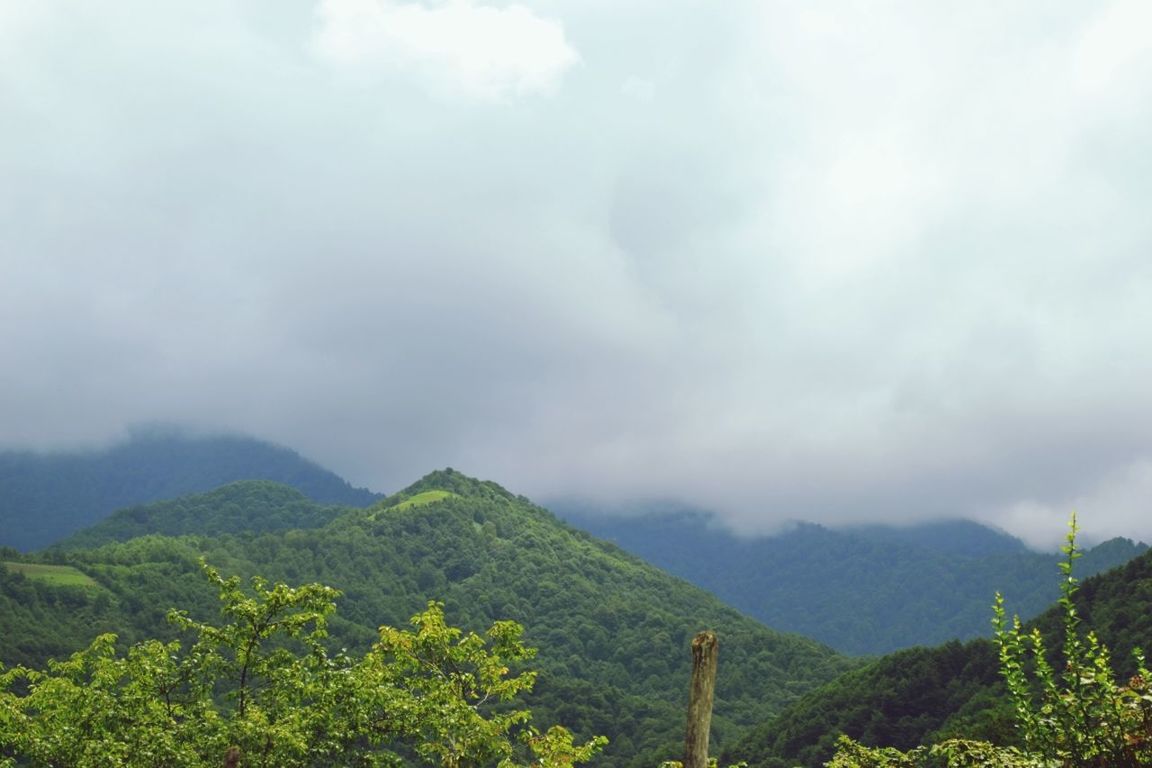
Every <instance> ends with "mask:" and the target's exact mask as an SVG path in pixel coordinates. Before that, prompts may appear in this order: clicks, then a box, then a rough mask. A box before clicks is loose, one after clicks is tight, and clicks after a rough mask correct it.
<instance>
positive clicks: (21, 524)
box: [0, 430, 379, 550]
mask: <svg viewBox="0 0 1152 768" xmlns="http://www.w3.org/2000/svg"><path fill="white" fill-rule="evenodd" d="M257 479H259V480H272V481H275V482H278V483H283V484H284V485H288V486H291V487H293V488H295V489H297V490H298V491H300V492H301V493H303V494H305V495H306V496H308V497H309V498H311V499H313V500H315V501H319V502H323V503H327V504H344V505H349V506H367V505H369V504H371V503H373V502H374V501H376V500H377V499H378V498H379V496H378V495H377V494H374V493H371V492H369V491H367V490H364V489H362V488H353V487H352V486H351V485H349V484H348V482H347V481H345V480H343V479H342V478H340V477H338V476H337V475H335V474H334V473H332V472H330V471H328V470H326V469H324V468H323V467H321V466H319V465H317V464H315V463H314V462H311V461H308V460H307V459H305V458H303V457H301V456H300V455H299V454H298V453H296V452H295V451H293V450H290V449H288V448H284V447H281V446H277V445H272V444H270V443H267V442H264V441H261V440H256V439H254V438H251V437H243V436H239V435H211V436H197V435H189V434H184V433H182V432H178V431H170V430H151V431H139V432H137V433H136V434H134V435H133V436H132V437H131V439H129V440H126V441H124V442H122V443H119V444H117V445H113V446H111V447H108V448H104V449H100V450H92V451H80V452H55V453H34V452H32V451H0V545H3V546H9V547H15V548H16V549H21V550H30V549H37V548H40V547H46V546H48V545H49V544H52V543H54V542H56V541H58V540H59V539H61V538H62V537H64V536H66V535H68V534H70V533H73V532H75V531H79V530H81V529H82V528H85V527H87V526H89V525H92V524H93V523H96V522H98V521H100V520H103V519H104V518H105V517H107V516H108V515H110V514H111V513H112V512H114V511H116V510H118V509H123V508H125V507H131V506H136V505H139V504H145V503H147V502H150V501H157V500H160V499H173V498H176V497H178V496H183V495H186V494H189V493H197V492H203V491H209V490H212V489H213V488H216V487H218V486H221V485H224V484H225V483H230V482H233V481H236V480H257Z"/></svg>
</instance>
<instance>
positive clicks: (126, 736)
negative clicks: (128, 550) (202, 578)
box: [0, 565, 604, 768]
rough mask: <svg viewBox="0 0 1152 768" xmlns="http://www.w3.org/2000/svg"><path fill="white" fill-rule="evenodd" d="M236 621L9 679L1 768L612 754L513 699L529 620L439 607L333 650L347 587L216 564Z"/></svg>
mask: <svg viewBox="0 0 1152 768" xmlns="http://www.w3.org/2000/svg"><path fill="white" fill-rule="evenodd" d="M204 572H205V574H206V576H207V577H208V578H209V579H210V580H211V581H212V583H213V584H214V585H215V586H216V588H217V590H218V592H219V597H220V601H221V612H222V615H223V618H224V621H223V622H222V623H220V624H218V625H217V624H211V623H207V622H200V621H195V620H193V619H191V618H189V617H188V616H187V615H186V614H184V613H182V612H176V611H174V612H172V614H171V615H170V618H171V620H172V621H173V622H174V623H175V624H176V625H177V626H179V627H180V628H182V629H183V630H185V631H187V632H189V633H190V634H192V635H193V636H194V638H195V639H194V641H193V642H191V644H190V645H189V646H188V647H187V648H185V647H184V645H183V644H182V643H180V642H179V641H172V642H169V643H162V642H159V641H155V640H150V641H146V642H143V643H139V644H137V645H134V646H133V647H132V648H131V649H130V650H129V651H128V653H127V654H126V655H123V656H121V655H119V654H118V653H117V651H116V638H115V636H114V635H111V634H106V635H102V636H100V637H99V638H97V639H96V640H95V641H94V642H93V643H92V644H91V645H90V646H89V647H88V648H86V649H84V650H82V651H80V652H77V653H75V654H73V655H72V656H71V657H70V658H68V659H67V660H65V661H61V662H52V663H50V664H49V665H48V667H47V669H45V670H42V671H41V670H32V669H27V668H23V667H16V668H13V669H9V670H3V669H0V766H5V768H7V767H8V766H15V765H28V766H45V767H47V766H53V767H57V766H61V767H62V766H69V767H73V768H89V767H92V768H95V766H107V765H118V766H125V767H126V768H159V767H160V766H164V767H165V768H169V767H171V768H183V767H185V766H186V767H188V768H200V767H201V766H213V767H218V766H220V765H234V766H245V767H247V766H267V767H269V768H271V767H272V766H276V767H277V768H280V767H283V768H293V767H294V766H300V767H304V766H386V765H399V764H402V763H406V762H409V761H410V760H411V759H412V758H414V757H418V758H420V759H423V760H424V761H426V762H428V763H431V764H434V765H440V766H444V767H445V768H464V767H466V766H480V765H499V766H502V768H510V767H511V766H515V765H518V764H527V763H530V764H532V765H533V766H539V768H550V767H551V766H568V765H573V764H577V763H580V762H585V761H587V760H588V759H590V758H591V757H592V756H593V755H594V754H595V753H596V752H597V751H598V750H599V749H600V748H601V747H602V746H603V744H604V739H602V738H595V739H592V740H591V741H589V742H588V743H586V744H582V745H581V744H576V743H574V741H573V738H572V735H571V734H570V733H569V732H568V731H567V730H565V729H564V728H561V727H559V726H554V727H552V728H550V729H548V730H546V731H544V732H540V731H538V730H536V729H534V728H532V727H531V726H530V724H529V720H530V713H529V712H528V711H527V710H524V709H518V708H516V707H515V706H514V704H513V701H512V700H513V699H514V698H515V697H516V696H517V695H518V694H520V693H522V692H525V691H527V690H529V689H530V688H531V686H532V684H533V682H534V679H535V676H534V673H532V672H519V673H518V674H513V673H512V671H511V668H510V665H512V664H516V663H518V662H521V661H523V660H527V659H529V658H531V657H532V655H533V651H532V649H529V648H526V647H525V646H524V645H523V643H522V642H521V640H520V635H521V628H520V626H519V625H517V624H515V623H514V622H496V623H495V624H493V625H492V626H491V628H490V629H489V630H488V631H487V632H486V633H485V634H484V635H479V634H476V633H472V632H469V633H465V632H463V631H462V630H460V629H457V628H455V627H451V626H449V625H448V624H447V623H446V622H445V619H444V611H443V606H442V605H441V604H439V603H436V602H431V603H429V604H428V607H427V609H426V610H425V611H423V612H421V613H419V614H417V615H416V616H414V617H413V619H412V625H413V629H410V630H403V629H396V628H393V627H387V626H386V627H382V628H381V629H380V636H379V640H378V642H377V643H376V644H374V645H373V646H372V648H371V649H370V650H369V651H368V652H367V653H365V654H364V655H363V656H362V657H359V658H353V657H351V656H349V655H348V654H346V653H344V652H340V653H336V654H331V653H329V651H328V650H327V647H326V643H325V640H326V639H327V620H328V617H329V616H330V615H331V614H332V613H333V611H334V609H335V602H334V601H335V599H336V597H337V596H338V593H337V592H336V590H333V589H331V588H329V587H325V586H322V585H319V584H310V585H305V586H302V587H289V586H287V585H285V584H273V585H269V584H267V583H266V582H264V581H263V580H261V579H253V580H252V585H251V586H252V590H251V594H249V593H247V592H246V591H245V590H243V589H242V588H241V586H240V580H239V579H238V578H235V577H233V578H228V579H226V578H223V577H221V576H220V574H219V573H218V572H217V571H216V570H214V569H213V568H211V567H208V566H207V565H205V566H204Z"/></svg>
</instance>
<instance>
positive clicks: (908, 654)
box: [721, 552, 1152, 768]
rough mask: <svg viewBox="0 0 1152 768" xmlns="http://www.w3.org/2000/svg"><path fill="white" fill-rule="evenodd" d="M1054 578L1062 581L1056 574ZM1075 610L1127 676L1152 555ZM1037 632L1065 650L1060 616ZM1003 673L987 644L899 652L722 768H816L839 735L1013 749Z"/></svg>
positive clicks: (899, 743) (1142, 622)
mask: <svg viewBox="0 0 1152 768" xmlns="http://www.w3.org/2000/svg"><path fill="white" fill-rule="evenodd" d="M1050 578H1051V579H1052V580H1053V581H1057V579H1058V578H1059V576H1058V573H1057V570H1056V569H1055V568H1053V570H1052V573H1051V575H1050ZM1077 610H1078V612H1079V614H1080V616H1081V618H1082V619H1083V621H1084V624H1085V626H1088V627H1091V628H1093V629H1094V630H1095V631H1096V632H1097V633H1098V635H1099V636H1100V638H1101V640H1102V641H1103V642H1104V643H1105V644H1107V645H1108V646H1109V647H1110V648H1111V649H1112V652H1113V656H1112V658H1113V663H1114V666H1115V667H1116V669H1117V671H1118V672H1119V674H1120V675H1121V676H1123V677H1126V676H1127V675H1129V674H1131V673H1132V670H1133V668H1134V667H1133V663H1132V656H1131V652H1132V649H1133V647H1137V646H1139V647H1143V648H1148V647H1152V552H1146V553H1144V554H1143V555H1141V556H1140V557H1138V558H1136V559H1135V560H1132V561H1131V562H1129V563H1128V564H1126V565H1124V566H1122V567H1120V568H1117V569H1115V570H1112V571H1109V572H1107V573H1104V574H1101V575H1099V576H1096V577H1094V578H1091V579H1087V580H1086V581H1085V582H1084V583H1083V585H1082V586H1081V588H1080V591H1079V594H1078V595H1077ZM988 616H989V617H991V610H990V609H989V611H988ZM1033 624H1034V625H1035V626H1038V627H1040V628H1041V630H1042V631H1043V632H1044V634H1045V636H1046V638H1047V645H1048V647H1050V648H1058V647H1059V645H1060V634H1061V630H1060V617H1059V611H1058V609H1057V608H1051V609H1049V610H1048V611H1045V612H1044V613H1043V614H1042V615H1041V616H1039V617H1038V618H1037V619H1036V620H1035V621H1034V622H1033ZM998 669H999V668H998V662H997V659H996V649H995V646H994V644H993V643H992V641H989V640H974V641H971V642H969V643H966V644H961V643H956V642H953V643H947V644H945V645H943V646H939V647H935V648H914V649H909V650H905V651H899V652H897V653H894V654H891V655H889V656H885V657H883V658H881V659H878V660H876V661H875V662H873V663H872V664H870V665H868V666H866V667H863V668H860V669H857V670H853V671H851V672H849V673H847V674H845V675H844V676H843V677H841V678H839V679H837V680H835V681H833V682H832V683H829V684H828V685H826V686H824V687H822V688H820V689H818V690H815V691H812V692H811V693H809V694H808V695H806V696H805V697H804V698H803V699H802V700H801V701H799V702H797V703H796V704H795V705H793V706H791V707H789V708H788V709H786V710H785V711H784V712H783V713H782V714H780V715H779V716H778V717H776V718H774V719H772V720H770V721H768V722H766V723H764V724H762V725H761V726H759V727H758V728H756V729H754V730H753V731H752V732H751V733H750V734H749V735H748V736H747V737H745V738H744V739H743V740H742V741H741V742H740V743H739V744H737V745H735V746H730V747H728V748H725V749H724V754H723V757H722V759H721V764H725V763H730V762H736V761H745V762H747V763H748V764H749V766H750V768H790V767H791V766H797V765H802V766H811V767H812V768H815V767H816V766H821V765H823V763H824V761H826V760H828V759H829V758H830V757H831V755H832V752H833V745H834V743H835V739H836V736H837V734H839V733H846V734H847V735H849V736H851V737H852V738H854V739H857V740H859V741H862V742H863V743H865V744H867V745H869V746H890V747H897V748H899V749H908V748H911V747H914V746H916V745H918V744H925V743H929V742H931V741H933V740H935V737H936V736H944V737H946V736H964V737H968V738H982V739H988V740H991V741H994V742H997V743H1000V744H1009V743H1012V740H1013V737H1014V731H1013V728H1012V712H1011V711H1009V709H1008V707H1007V695H1006V692H1005V691H1004V688H1003V685H1002V683H1001V680H1000V676H999V671H998Z"/></svg>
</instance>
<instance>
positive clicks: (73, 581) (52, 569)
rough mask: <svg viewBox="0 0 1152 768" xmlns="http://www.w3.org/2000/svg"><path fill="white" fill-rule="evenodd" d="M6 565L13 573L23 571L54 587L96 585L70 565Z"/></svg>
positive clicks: (26, 574)
mask: <svg viewBox="0 0 1152 768" xmlns="http://www.w3.org/2000/svg"><path fill="white" fill-rule="evenodd" d="M4 567H5V568H7V569H8V570H10V571H12V572H13V573H22V574H24V575H25V576H26V577H28V578H29V579H35V580H36V581H42V582H44V583H45V584H51V585H52V586H54V587H95V586H97V585H96V582H95V581H93V580H92V578H91V577H89V576H87V575H86V574H84V573H81V572H80V571H78V570H76V569H75V568H73V567H72V566H70V565H49V564H47V563H15V562H10V561H5V562H4Z"/></svg>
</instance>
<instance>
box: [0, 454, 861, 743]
mask: <svg viewBox="0 0 1152 768" xmlns="http://www.w3.org/2000/svg"><path fill="white" fill-rule="evenodd" d="M430 491H445V492H447V493H446V494H444V495H442V496H439V500H437V501H434V502H431V503H422V504H409V503H406V502H408V501H409V500H412V499H414V498H416V497H419V496H421V495H423V494H427V493H428V492H430ZM282 496H284V493H283V490H282V489H277V488H276V487H275V486H271V485H269V484H265V483H236V484H232V485H229V486H227V487H226V488H223V489H220V490H218V491H216V492H214V493H213V494H206V495H202V496H200V497H198V498H192V499H184V500H180V501H176V502H171V503H164V504H159V505H155V506H153V507H151V508H149V509H148V510H145V511H143V512H139V511H138V513H129V514H126V515H125V517H126V518H133V517H136V516H139V517H142V518H144V519H146V520H150V519H153V517H154V518H155V519H156V520H157V521H161V522H162V524H163V525H170V524H173V521H175V520H180V519H183V520H184V521H185V523H184V525H185V526H186V530H195V529H196V526H197V525H198V523H197V520H199V519H200V518H201V517H202V516H205V515H207V516H208V518H207V519H210V520H212V521H214V522H212V525H213V526H214V527H216V528H218V529H220V530H221V531H222V532H221V533H218V534H215V535H211V536H205V535H196V534H186V535H175V536H163V535H158V534H147V535H142V536H137V537H135V538H131V539H129V540H126V541H116V540H115V539H116V538H117V536H118V535H119V534H117V533H116V532H117V531H118V530H122V529H121V528H120V526H121V524H127V522H129V521H126V520H124V519H117V517H113V518H112V519H110V520H109V521H108V523H107V526H108V527H103V528H101V529H99V531H97V530H94V531H93V532H92V538H91V539H90V541H89V543H90V544H92V545H93V546H91V547H84V548H79V547H77V548H64V547H61V548H56V549H52V550H50V551H48V552H46V553H43V554H42V557H43V558H45V559H48V560H51V561H53V562H57V563H60V564H66V565H71V566H73V567H76V568H78V569H79V570H80V571H82V572H83V573H84V574H87V575H89V576H90V577H91V578H92V579H94V580H95V582H96V583H97V587H96V588H90V589H84V588H69V587H58V586H51V585H49V584H46V583H43V582H39V581H37V580H35V579H31V578H28V577H26V576H23V575H21V574H18V573H15V572H13V571H12V570H11V569H3V570H0V602H2V603H3V604H2V605H0V660H3V661H4V662H5V663H14V662H21V663H29V664H40V663H42V662H43V660H44V659H45V657H46V656H49V655H52V656H57V657H60V656H62V655H65V654H67V653H69V652H72V651H75V650H77V649H79V648H81V647H83V646H84V645H86V644H87V643H88V642H90V640H91V639H92V637H94V636H96V635H98V634H100V633H103V632H117V633H118V634H119V635H120V638H121V642H122V643H131V642H136V641H140V640H144V639H147V638H151V637H157V636H160V637H161V638H163V637H164V635H163V633H164V632H166V631H170V629H169V628H168V627H167V624H166V621H165V615H166V612H167V610H168V609H169V608H172V607H178V606H179V607H184V608H186V609H187V610H188V611H189V615H190V616H192V617H194V618H197V619H198V620H202V621H206V620H208V619H209V618H210V617H211V615H212V612H213V611H214V610H215V605H214V604H215V596H214V595H213V594H212V593H211V590H209V589H207V588H206V586H205V584H204V583H203V580H202V579H200V578H198V577H197V575H196V574H197V572H198V570H199V565H198V562H199V560H200V558H202V557H203V558H206V559H207V561H208V562H210V563H212V564H213V565H214V566H215V567H217V568H218V569H219V570H220V571H221V572H222V573H225V574H228V575H236V576H239V577H241V578H243V579H247V578H250V577H252V576H257V575H259V576H262V577H264V578H266V579H269V580H273V581H280V582H285V583H303V582H319V583H323V584H327V585H330V586H332V587H334V588H336V589H339V590H340V591H341V592H342V597H341V598H340V600H339V603H338V605H339V611H338V613H337V614H336V615H335V616H333V618H332V620H331V622H330V624H329V632H330V634H331V638H332V642H333V644H334V645H336V646H337V647H344V648H348V649H349V650H350V651H363V650H364V649H366V648H368V647H370V646H371V643H372V642H373V641H374V640H375V638H376V636H377V628H378V627H379V626H380V625H381V624H392V625H399V624H402V623H403V622H405V621H406V620H407V619H408V617H410V616H411V615H413V614H414V613H416V612H418V611H420V610H421V609H422V608H423V607H424V606H425V605H426V604H427V602H428V601H429V600H438V601H442V602H443V604H444V606H445V612H446V614H447V616H448V618H449V620H450V621H451V622H452V623H454V624H458V625H460V626H462V627H463V628H465V629H466V630H473V631H481V630H483V629H484V628H485V627H487V626H490V625H491V624H492V622H494V621H497V620H512V621H516V622H518V623H520V624H522V625H523V626H524V627H525V633H524V641H525V642H526V643H527V644H529V645H532V646H534V647H537V648H539V649H540V652H539V655H538V657H537V659H536V666H537V668H538V670H539V677H538V680H537V683H536V686H535V688H534V690H533V692H532V693H531V694H530V695H528V697H527V698H526V699H525V704H526V706H530V707H531V708H532V710H533V711H534V712H536V713H537V715H538V716H539V717H540V718H541V719H542V720H544V721H549V722H561V723H564V724H565V725H568V726H570V727H571V728H572V730H573V732H574V733H575V734H576V736H577V738H579V739H587V738H590V737H591V736H594V735H605V736H607V737H608V738H609V739H610V740H611V741H610V743H609V745H608V746H607V747H606V748H605V751H604V753H603V755H602V757H600V758H599V759H598V764H603V765H609V766H613V765H621V766H623V765H630V766H652V765H655V764H658V763H659V762H660V761H662V760H664V759H668V758H669V757H674V756H676V755H677V754H678V751H679V742H680V740H681V738H682V730H683V706H684V698H685V695H686V690H685V685H686V681H687V679H688V672H689V664H690V659H689V657H688V655H687V653H686V650H685V649H686V648H687V646H688V642H689V640H690V638H691V637H692V635H693V634H694V633H696V632H697V631H699V630H701V629H714V630H715V631H717V632H718V633H719V634H720V635H721V636H722V637H724V664H723V665H722V666H721V671H720V681H719V686H718V690H719V692H718V695H717V702H716V714H715V717H714V721H713V722H714V737H713V738H714V742H715V743H716V744H717V746H722V745H724V744H725V743H727V742H732V741H734V740H735V739H736V738H738V737H739V736H740V735H741V734H742V733H743V732H744V731H745V730H746V729H747V728H748V727H750V726H752V725H753V724H755V723H757V722H760V721H762V720H763V719H766V718H767V717H769V716H771V715H772V714H774V713H776V712H779V711H780V710H782V709H783V707H784V706H786V705H787V704H789V703H791V702H794V701H796V700H797V699H798V698H799V697H800V696H802V695H803V694H804V693H805V692H807V691H809V690H811V689H813V688H814V687H816V686H818V685H820V684H822V683H825V682H827V681H829V680H831V679H833V678H834V677H835V676H836V675H838V674H839V673H840V672H842V671H844V670H846V669H849V668H851V667H853V666H855V665H856V664H858V663H859V662H855V661H853V660H851V659H848V658H845V657H843V656H841V655H839V654H836V653H835V652H834V651H832V650H831V649H829V648H827V647H825V646H822V645H820V644H818V643H815V642H813V641H810V640H807V639H804V638H801V637H797V636H793V635H785V634H782V633H779V632H775V631H773V630H770V629H768V628H766V627H764V626H763V625H761V624H759V623H757V622H755V621H753V620H751V619H748V618H747V617H745V616H743V615H741V614H740V613H739V612H737V611H735V610H734V609H732V608H729V607H728V606H725V605H724V604H723V603H721V602H720V601H719V600H717V599H716V598H715V597H713V596H711V595H709V594H708V593H706V592H704V591H703V590H700V589H699V588H696V587H693V586H691V585H689V584H687V583H685V582H683V581H680V580H679V579H676V578H674V577H672V576H669V575H667V574H665V573H663V572H662V571H659V570H657V569H656V568H654V567H652V566H650V565H648V564H646V563H644V562H643V561H641V560H639V559H638V558H636V557H634V556H631V555H628V554H627V553H625V552H623V551H622V550H620V549H619V548H617V547H615V546H613V545H611V544H607V543H605V542H602V541H599V540H597V539H594V538H593V537H591V536H589V535H587V534H585V533H583V532H580V531H578V530H576V529H573V528H571V527H570V526H568V525H565V524H563V523H561V522H560V521H559V520H557V519H556V518H555V517H554V516H553V515H552V514H551V513H549V512H547V511H546V510H544V509H542V508H540V507H537V506H535V505H533V504H532V503H531V502H529V501H528V500H526V499H523V498H520V497H517V496H515V495H513V494H511V493H509V492H508V491H506V490H504V489H503V488H501V487H500V486H498V485H496V484H494V483H488V482H482V481H478V480H474V479H471V478H467V477H465V476H464V475H461V474H460V473H458V472H453V471H450V470H449V471H441V472H436V473H433V474H431V475H429V476H428V477H426V478H424V479H423V480H421V481H420V482H418V483H416V484H414V485H413V486H412V487H410V488H408V489H406V490H405V491H403V492H401V493H398V494H396V495H394V496H392V497H389V498H388V499H386V500H384V501H382V502H380V503H378V504H377V505H375V506H373V507H370V508H368V509H346V510H345V511H344V513H343V514H341V515H339V516H337V517H335V518H332V519H330V520H328V521H327V522H325V521H324V518H325V515H326V513H324V512H322V510H310V508H309V505H308V504H307V503H300V502H299V500H297V503H296V504H295V506H293V507H291V508H292V509H295V510H296V512H295V514H298V515H299V516H300V519H301V521H302V522H305V521H310V522H309V523H308V524H314V525H315V526H316V527H310V528H293V529H291V530H273V531H252V530H249V528H251V527H258V526H259V525H261V524H262V523H258V522H257V521H248V520H247V518H246V516H247V515H248V511H257V512H258V511H259V510H260V509H261V507H262V502H261V501H260V499H261V498H262V497H264V498H266V499H267V500H268V503H270V504H271V503H273V502H272V498H273V497H274V498H280V497H282ZM424 498H428V496H424ZM206 506H207V507H213V508H214V509H215V511H214V512H210V511H208V510H207V509H206ZM253 514H255V512H253ZM101 531H102V532H101ZM99 541H105V542H107V543H102V544H100V543H99ZM19 557H21V556H20V555H19V553H16V552H14V551H9V552H8V554H7V555H6V556H4V557H0V559H14V558H19ZM26 559H27V558H26Z"/></svg>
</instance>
